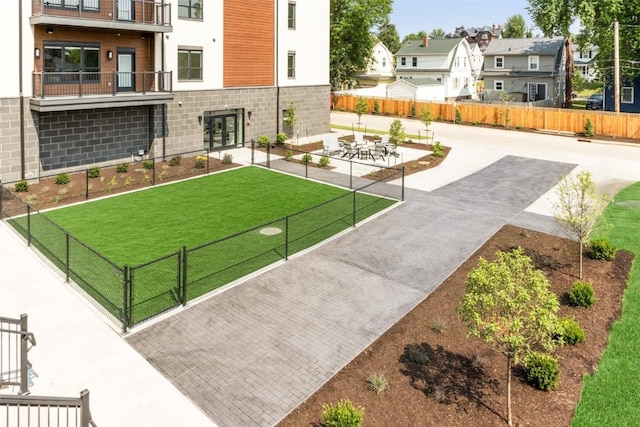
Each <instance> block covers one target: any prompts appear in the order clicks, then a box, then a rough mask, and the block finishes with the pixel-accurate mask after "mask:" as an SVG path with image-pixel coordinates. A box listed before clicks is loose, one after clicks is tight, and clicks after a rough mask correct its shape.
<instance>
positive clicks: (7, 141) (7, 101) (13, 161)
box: [0, 98, 39, 182]
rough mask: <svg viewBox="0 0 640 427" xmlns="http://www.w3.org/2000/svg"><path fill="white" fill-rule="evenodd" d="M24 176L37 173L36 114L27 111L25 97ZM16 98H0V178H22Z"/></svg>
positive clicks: (28, 108) (13, 179)
mask: <svg viewBox="0 0 640 427" xmlns="http://www.w3.org/2000/svg"><path fill="white" fill-rule="evenodd" d="M24 119H25V125H24V141H25V144H24V145H25V150H24V154H25V170H24V178H27V179H29V178H35V177H37V176H38V164H39V163H38V162H39V158H38V133H37V130H36V126H37V114H34V113H32V112H31V110H30V107H29V99H27V98H25V99H24ZM20 163H21V161H20V99H19V98H0V180H2V182H10V181H17V180H19V179H22V172H23V171H22V168H21V165H20Z"/></svg>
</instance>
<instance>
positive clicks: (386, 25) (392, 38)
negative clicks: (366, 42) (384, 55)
mask: <svg viewBox="0 0 640 427" xmlns="http://www.w3.org/2000/svg"><path fill="white" fill-rule="evenodd" d="M376 35H377V36H378V39H379V40H380V41H381V42H382V43H384V45H385V46H386V47H387V48H388V49H389V50H390V51H391V52H393V53H396V52H397V51H398V49H400V46H401V44H400V36H399V35H398V30H397V29H396V26H395V25H394V24H391V23H390V22H389V19H387V20H386V21H385V22H383V23H382V24H380V26H379V27H378V33H377V34H376Z"/></svg>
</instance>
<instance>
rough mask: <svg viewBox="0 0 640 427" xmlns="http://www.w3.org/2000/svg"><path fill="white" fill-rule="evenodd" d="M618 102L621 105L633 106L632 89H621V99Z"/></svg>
mask: <svg viewBox="0 0 640 427" xmlns="http://www.w3.org/2000/svg"><path fill="white" fill-rule="evenodd" d="M620 102H622V103H623V104H633V88H632V87H623V88H622V98H621V99H620Z"/></svg>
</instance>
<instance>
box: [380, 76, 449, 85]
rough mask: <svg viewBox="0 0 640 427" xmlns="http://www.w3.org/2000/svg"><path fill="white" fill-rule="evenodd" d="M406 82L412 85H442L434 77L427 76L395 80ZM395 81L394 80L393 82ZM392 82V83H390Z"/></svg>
mask: <svg viewBox="0 0 640 427" xmlns="http://www.w3.org/2000/svg"><path fill="white" fill-rule="evenodd" d="M400 81H402V82H407V83H411V84H412V85H414V86H434V85H442V83H441V82H439V81H437V80H436V79H432V78H429V77H424V78H421V79H402V80H396V82H400ZM394 83H395V82H394ZM392 84H393V83H392Z"/></svg>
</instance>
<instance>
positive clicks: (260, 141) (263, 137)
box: [258, 135, 271, 148]
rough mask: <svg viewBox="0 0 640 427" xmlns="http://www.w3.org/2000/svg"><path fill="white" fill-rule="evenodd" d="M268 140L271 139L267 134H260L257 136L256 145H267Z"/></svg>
mask: <svg viewBox="0 0 640 427" xmlns="http://www.w3.org/2000/svg"><path fill="white" fill-rule="evenodd" d="M269 141H271V139H270V138H269V137H268V136H267V135H260V136H259V137H258V145H259V146H260V147H263V148H264V147H266V146H267V145H269Z"/></svg>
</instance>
